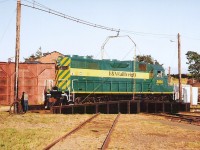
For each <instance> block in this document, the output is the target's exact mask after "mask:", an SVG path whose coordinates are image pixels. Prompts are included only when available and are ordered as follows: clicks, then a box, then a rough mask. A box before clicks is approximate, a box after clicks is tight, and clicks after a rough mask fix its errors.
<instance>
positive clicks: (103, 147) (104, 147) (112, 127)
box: [101, 113, 120, 150]
mask: <svg viewBox="0 0 200 150" xmlns="http://www.w3.org/2000/svg"><path fill="white" fill-rule="evenodd" d="M119 116H120V113H119V114H118V115H117V117H116V118H115V120H114V122H113V124H112V126H111V128H110V130H109V132H108V134H107V136H106V139H105V140H104V142H103V145H102V146H101V149H102V150H105V149H106V148H107V147H108V144H109V142H110V136H111V134H112V132H113V130H114V128H115V126H116V124H117V122H118V119H119Z"/></svg>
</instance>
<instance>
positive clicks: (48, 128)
mask: <svg viewBox="0 0 200 150" xmlns="http://www.w3.org/2000/svg"><path fill="white" fill-rule="evenodd" d="M89 117H90V115H82V116H81V117H80V115H54V114H37V113H26V114H23V115H12V116H9V115H8V113H7V112H0V139H1V140H0V149H9V150H10V149H13V150H21V149H23V150H31V149H43V148H44V147H45V146H46V145H48V144H50V143H51V142H53V141H54V140H55V139H57V138H59V137H61V136H62V135H64V134H66V132H67V131H70V130H71V129H73V128H74V127H75V126H76V125H78V124H79V123H80V122H82V121H83V120H86V119H87V118H89Z"/></svg>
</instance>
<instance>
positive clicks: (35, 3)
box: [21, 0, 120, 34]
mask: <svg viewBox="0 0 200 150" xmlns="http://www.w3.org/2000/svg"><path fill="white" fill-rule="evenodd" d="M24 1H26V2H28V3H31V4H32V6H31V5H28V4H24V3H21V5H23V6H26V7H29V8H33V9H37V10H40V11H43V12H46V13H50V14H52V15H55V16H59V17H62V18H65V19H68V20H71V21H74V22H77V23H80V24H84V25H87V26H91V27H95V28H99V29H104V30H109V31H114V32H117V33H118V34H119V32H120V29H115V28H110V27H106V26H102V25H99V24H94V23H91V22H88V21H85V20H82V19H79V18H75V17H72V16H69V15H66V14H63V13H61V12H58V11H55V10H53V9H50V8H48V7H46V6H44V5H41V4H39V3H37V2H35V1H33V2H30V1H28V0H24Z"/></svg>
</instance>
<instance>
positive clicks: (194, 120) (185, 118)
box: [153, 113, 200, 126]
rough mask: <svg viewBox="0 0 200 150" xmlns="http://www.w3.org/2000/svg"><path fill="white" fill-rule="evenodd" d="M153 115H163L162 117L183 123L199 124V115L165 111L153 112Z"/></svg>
mask: <svg viewBox="0 0 200 150" xmlns="http://www.w3.org/2000/svg"><path fill="white" fill-rule="evenodd" d="M191 114H192V113H191ZM153 115H158V116H163V117H165V118H167V119H169V120H170V121H177V122H184V123H189V124H192V125H197V126H200V116H199V115H190V114H166V113H161V114H153Z"/></svg>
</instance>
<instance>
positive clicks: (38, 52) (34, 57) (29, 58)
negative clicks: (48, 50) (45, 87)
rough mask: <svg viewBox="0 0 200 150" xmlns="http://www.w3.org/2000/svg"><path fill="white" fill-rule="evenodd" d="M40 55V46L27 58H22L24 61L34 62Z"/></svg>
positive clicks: (41, 54)
mask: <svg viewBox="0 0 200 150" xmlns="http://www.w3.org/2000/svg"><path fill="white" fill-rule="evenodd" d="M42 56H43V53H42V48H41V47H39V49H38V50H37V51H36V53H35V54H32V55H31V56H29V57H28V58H24V60H25V62H35V61H37V59H39V58H41V57H42Z"/></svg>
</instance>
